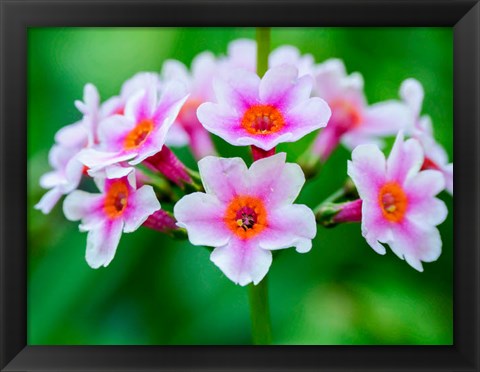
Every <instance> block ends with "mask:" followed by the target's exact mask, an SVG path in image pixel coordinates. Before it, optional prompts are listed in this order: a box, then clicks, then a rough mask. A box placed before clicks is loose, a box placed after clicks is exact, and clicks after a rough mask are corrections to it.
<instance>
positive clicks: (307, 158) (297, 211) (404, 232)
mask: <svg viewBox="0 0 480 372" xmlns="http://www.w3.org/2000/svg"><path fill="white" fill-rule="evenodd" d="M256 64H257V45H256V43H255V42H254V41H252V40H244V39H241V40H235V41H233V42H231V43H230V44H229V46H228V49H227V52H226V54H225V55H222V56H218V57H217V56H215V55H213V54H212V53H210V52H203V53H201V54H199V55H198V56H197V57H195V58H194V60H193V62H192V64H191V68H188V67H187V66H185V65H184V64H183V63H181V62H179V61H176V60H167V61H165V62H164V64H163V66H162V68H161V71H160V72H159V73H154V72H142V73H139V74H137V75H135V76H133V77H132V78H130V79H129V80H127V81H126V82H125V83H124V84H123V86H122V87H121V90H120V93H119V94H118V96H114V97H111V98H109V99H107V100H105V101H104V102H101V101H100V97H99V93H98V91H97V89H96V88H95V87H94V86H93V85H92V84H87V85H86V86H85V89H84V97H83V101H77V102H75V105H76V107H77V108H78V110H79V111H80V113H81V114H82V118H81V120H80V121H78V122H76V123H74V124H70V125H68V126H66V127H64V128H62V129H60V130H59V131H58V132H57V134H56V136H55V144H54V145H53V147H52V149H51V151H50V155H49V162H50V165H51V166H52V168H53V170H52V171H51V172H49V173H47V174H45V175H43V176H42V178H41V179H40V184H41V186H42V187H44V188H47V189H49V191H48V192H47V193H46V194H45V195H44V196H43V198H42V199H41V200H40V202H39V203H38V204H37V205H36V208H37V209H39V210H41V211H42V212H43V213H49V212H50V211H51V210H52V208H53V207H54V205H55V204H56V203H57V202H58V201H59V200H60V198H61V197H62V196H63V195H67V196H66V198H65V200H64V202H63V212H64V214H65V216H66V218H67V219H69V220H72V221H81V224H80V227H79V228H80V230H81V231H85V232H88V237H87V250H86V260H87V262H88V264H89V265H90V266H91V267H92V268H98V267H100V266H107V265H109V264H110V262H111V261H112V259H113V258H114V256H115V252H116V249H117V246H118V244H119V242H120V238H121V234H122V232H125V233H129V232H133V231H135V230H137V229H138V228H139V227H140V226H142V225H143V226H145V227H148V228H152V229H155V230H157V231H159V232H160V233H166V234H170V235H172V236H174V237H187V238H188V240H189V241H190V242H191V244H193V245H200V246H209V247H213V248H214V249H213V251H212V253H211V256H210V259H211V261H212V262H213V263H214V264H215V265H216V266H218V268H219V269H220V270H221V271H222V272H223V273H224V274H225V276H226V277H228V278H229V279H230V280H232V281H233V282H234V283H237V284H239V285H242V286H244V285H247V284H249V283H252V282H253V284H258V283H259V282H260V281H261V280H262V279H263V278H264V277H265V275H266V274H267V272H268V270H269V268H270V266H271V264H272V250H278V249H285V248H290V247H294V248H295V249H296V251H297V252H299V253H306V252H308V251H310V249H311V248H312V240H313V239H314V238H315V236H316V235H317V225H319V224H320V225H322V224H323V225H330V226H331V225H336V224H339V223H343V222H361V233H362V235H363V236H364V237H365V239H366V241H367V243H368V244H369V245H370V246H371V247H372V248H373V249H374V250H375V251H376V252H378V253H380V254H384V253H385V247H384V246H383V245H382V244H388V245H389V246H390V248H391V249H392V251H393V252H394V253H395V254H396V255H398V256H399V257H400V258H403V259H405V260H406V261H407V262H408V263H409V264H410V265H411V266H412V267H414V268H415V269H417V270H419V271H421V270H422V269H423V268H422V263H421V262H430V261H434V260H436V259H437V258H438V257H439V255H440V253H441V238H440V234H439V232H438V229H437V228H436V226H437V225H439V224H440V223H442V222H443V221H444V219H445V218H446V216H447V213H448V212H447V209H446V207H445V204H444V203H443V202H442V201H440V200H439V199H437V198H436V195H437V194H438V193H439V192H441V191H442V190H444V189H446V190H447V191H448V192H449V193H450V194H453V165H452V164H451V163H450V164H449V163H448V159H447V155H446V153H445V150H444V149H443V148H442V147H441V146H440V145H439V144H438V143H437V142H436V141H435V139H434V137H433V130H432V123H431V119H430V118H429V117H428V116H426V115H424V116H421V106H422V102H423V95H424V92H423V88H422V86H421V85H420V83H419V82H418V81H417V80H414V79H408V80H406V81H404V82H403V83H402V84H401V86H400V90H399V91H400V99H390V100H387V101H384V102H378V103H374V104H370V105H369V104H368V103H367V99H366V97H365V94H364V91H363V78H362V76H361V75H360V74H359V73H352V74H347V72H346V69H345V66H344V64H343V62H342V61H341V60H338V59H331V60H327V61H324V62H323V63H319V64H317V63H316V62H315V60H314V57H313V56H312V55H310V54H302V53H300V51H299V50H298V49H297V48H295V47H293V46H289V45H287V46H281V47H279V48H277V49H275V50H273V51H272V52H271V53H270V55H269V58H268V66H269V68H268V70H267V71H266V73H265V74H264V75H263V76H259V75H258V74H257V72H256ZM313 132H316V133H317V134H316V138H315V139H314V141H313V143H312V144H311V146H310V147H309V148H308V149H307V151H306V152H305V154H304V155H302V156H301V157H300V159H299V160H298V163H299V164H300V165H299V164H296V163H294V162H287V154H286V153H284V152H282V153H277V154H276V147H277V145H279V144H281V143H286V142H296V141H298V140H300V139H301V138H303V137H304V136H305V135H307V134H309V133H313ZM212 135H215V136H217V137H219V138H221V139H222V140H224V141H225V142H227V143H229V144H230V145H233V146H249V147H250V148H251V151H252V156H253V159H252V161H248V162H245V160H244V159H241V158H239V157H234V158H223V157H218V152H217V149H216V148H215V145H214V143H215V142H214V137H212ZM404 135H407V136H409V137H411V138H409V139H407V140H405V139H404ZM393 136H396V141H395V144H394V146H393V148H392V150H391V152H390V155H389V157H388V159H386V158H385V156H384V154H383V152H382V151H381V150H380V148H381V147H382V146H384V145H385V141H384V138H385V137H393ZM339 144H343V145H345V146H346V147H347V148H348V149H350V150H352V160H351V161H349V162H348V171H347V173H348V175H349V176H350V178H351V181H352V182H353V183H352V184H351V189H352V190H351V191H352V192H351V193H350V194H349V195H343V196H344V197H345V198H347V200H346V201H344V202H342V203H332V201H329V203H323V204H320V205H319V207H317V208H315V209H314V210H315V213H314V212H313V208H312V206H306V205H302V204H295V203H294V202H295V200H296V198H297V197H298V196H299V194H300V192H301V190H302V187H303V185H304V183H305V180H306V178H305V176H307V178H308V177H313V176H316V175H317V174H318V173H319V172H320V168H321V165H322V164H324V163H325V162H326V161H327V160H328V158H329V156H330V154H331V153H332V152H333V151H334V150H335V148H336V147H337V146H338V145H339ZM180 146H188V148H189V150H190V151H191V153H192V155H193V157H194V158H195V159H196V160H197V161H198V172H197V169H189V168H187V167H186V166H185V165H184V164H183V162H182V161H181V160H180V159H179V158H178V157H177V156H176V155H175V152H174V151H172V148H175V147H180ZM247 163H250V165H249V166H248V165H247ZM346 168H347V167H346ZM344 171H345V170H344ZM82 178H87V179H88V178H91V179H93V181H94V184H95V185H96V187H97V188H98V193H90V192H87V191H85V190H81V189H79V188H80V185H82V183H81V180H82ZM172 190H175V192H172ZM179 193H180V195H181V198H180V199H179V200H178V198H177V197H176V196H175V195H178V194H179ZM352 195H353V196H358V197H359V198H358V199H355V197H353V198H350V196H352ZM159 199H160V200H162V209H161V206H160V202H159ZM163 200H166V203H165V204H164V203H163ZM163 205H165V209H163ZM324 249H328V247H324Z"/></svg>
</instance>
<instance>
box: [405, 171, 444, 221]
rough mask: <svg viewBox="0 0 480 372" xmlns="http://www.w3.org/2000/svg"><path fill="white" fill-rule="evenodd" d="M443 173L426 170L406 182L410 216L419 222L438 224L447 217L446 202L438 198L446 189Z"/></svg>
mask: <svg viewBox="0 0 480 372" xmlns="http://www.w3.org/2000/svg"><path fill="white" fill-rule="evenodd" d="M444 186H445V180H444V177H443V174H442V173H440V172H438V171H435V170H424V171H422V172H420V173H418V174H417V175H416V176H414V177H412V178H411V179H410V180H409V182H408V183H406V184H405V191H406V193H407V197H408V210H407V213H408V218H410V219H411V220H414V221H415V222H417V223H418V224H426V225H429V226H436V225H439V224H441V223H442V222H443V221H445V219H446V218H447V214H448V210H447V207H446V205H445V203H444V202H443V201H441V200H439V199H437V198H435V195H437V194H438V193H439V192H440V191H442V190H443V189H444Z"/></svg>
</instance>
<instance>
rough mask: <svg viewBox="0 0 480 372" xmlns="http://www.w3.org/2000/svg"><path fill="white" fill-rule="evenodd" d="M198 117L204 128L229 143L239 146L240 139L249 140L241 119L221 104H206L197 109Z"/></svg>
mask: <svg viewBox="0 0 480 372" xmlns="http://www.w3.org/2000/svg"><path fill="white" fill-rule="evenodd" d="M197 117H198V120H199V121H200V123H201V124H202V125H203V127H204V128H205V129H206V130H207V131H209V132H211V133H213V134H216V135H217V136H219V137H221V138H222V139H224V140H225V141H227V142H228V143H230V144H232V145H234V146H239V145H240V143H239V139H241V138H247V137H246V136H247V135H248V134H247V133H246V131H245V129H244V128H243V127H242V126H241V119H240V118H239V116H238V115H237V114H235V113H234V112H232V110H231V109H230V108H227V107H225V106H222V105H220V104H216V103H211V102H206V103H203V104H201V105H200V106H199V107H198V109H197Z"/></svg>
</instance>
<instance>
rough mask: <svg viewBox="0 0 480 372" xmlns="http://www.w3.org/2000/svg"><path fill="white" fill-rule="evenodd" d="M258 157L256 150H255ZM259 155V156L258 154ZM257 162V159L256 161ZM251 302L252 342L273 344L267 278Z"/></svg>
mask: <svg viewBox="0 0 480 372" xmlns="http://www.w3.org/2000/svg"><path fill="white" fill-rule="evenodd" d="M256 36H257V74H258V76H260V77H262V76H263V75H265V72H267V70H268V55H269V54H270V28H269V27H257V29H256ZM252 150H253V156H254V158H255V157H256V156H255V154H256V153H257V151H256V149H255V148H253V149H252ZM257 155H258V154H257ZM254 160H256V159H254ZM248 298H249V300H250V316H251V318H252V341H253V343H254V344H255V345H268V344H270V343H271V342H272V330H271V325H270V309H269V305H268V280H267V277H265V278H263V280H262V281H261V282H260V283H258V284H257V285H254V284H250V285H249V286H248Z"/></svg>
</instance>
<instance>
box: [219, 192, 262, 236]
mask: <svg viewBox="0 0 480 372" xmlns="http://www.w3.org/2000/svg"><path fill="white" fill-rule="evenodd" d="M224 221H225V223H226V224H227V226H228V228H229V229H230V230H231V231H233V232H234V233H235V235H237V236H238V237H239V238H242V239H249V238H252V237H254V236H256V235H258V234H259V233H260V232H261V231H262V230H263V229H264V228H265V227H266V226H267V211H266V209H265V206H264V205H263V201H262V200H261V199H259V198H257V197H254V196H237V197H235V198H234V199H233V200H232V201H231V202H230V204H229V205H228V207H227V209H226V211H225V215H224Z"/></svg>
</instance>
